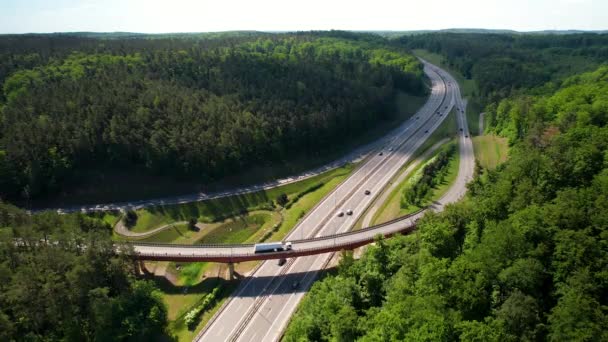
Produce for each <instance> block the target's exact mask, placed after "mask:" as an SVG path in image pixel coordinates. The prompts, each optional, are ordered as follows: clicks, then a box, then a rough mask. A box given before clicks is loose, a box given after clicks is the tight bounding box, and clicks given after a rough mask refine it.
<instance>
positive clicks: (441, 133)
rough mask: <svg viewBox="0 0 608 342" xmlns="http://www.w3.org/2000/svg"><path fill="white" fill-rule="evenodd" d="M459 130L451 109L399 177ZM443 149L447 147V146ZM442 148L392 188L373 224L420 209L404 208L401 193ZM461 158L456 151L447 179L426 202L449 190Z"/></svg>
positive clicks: (359, 226) (360, 225) (359, 222)
mask: <svg viewBox="0 0 608 342" xmlns="http://www.w3.org/2000/svg"><path fill="white" fill-rule="evenodd" d="M457 132H458V126H457V121H456V112H455V111H454V110H452V111H450V114H449V115H448V116H447V117H446V118H445V119H444V121H443V122H442V123H441V124H440V125H439V127H437V129H436V130H435V131H434V132H433V133H432V134H431V136H430V137H428V139H427V140H426V141H425V142H424V143H423V144H422V146H420V147H419V148H418V150H417V151H416V152H414V155H413V156H412V158H411V160H410V161H409V162H408V163H406V164H405V165H403V166H402V167H401V170H400V171H399V172H398V173H397V176H396V177H398V175H399V174H401V173H402V172H404V171H405V170H406V169H407V168H408V167H409V166H410V164H411V163H412V162H413V161H414V160H416V158H419V157H420V156H422V155H423V154H424V153H425V152H426V151H427V150H429V149H430V148H431V147H432V146H434V145H435V144H437V143H438V142H439V141H441V140H442V139H445V138H450V139H451V138H453V137H454V135H455V134H456V133H457ZM452 144H453V143H452ZM442 149H445V146H444V147H443V148H442ZM442 149H440V150H437V151H435V152H434V153H433V154H431V155H429V156H428V157H427V158H425V159H424V160H423V161H422V162H421V163H420V164H419V165H418V166H417V167H416V168H414V169H413V170H412V172H411V174H410V175H409V176H407V177H406V178H404V180H403V181H402V182H401V183H400V184H399V185H398V186H397V187H396V188H395V189H393V190H390V194H389V195H388V197H387V199H386V200H385V201H384V203H382V205H381V206H380V207H379V208H378V210H377V211H376V213H375V214H374V216H373V219H372V221H371V224H379V223H383V222H386V221H389V220H392V219H394V218H397V217H400V216H403V215H407V214H410V213H412V212H414V211H416V210H418V209H419V207H415V206H408V207H407V208H402V207H401V194H402V193H403V191H404V190H405V188H406V187H407V184H408V183H409V182H410V181H411V179H412V177H413V175H414V174H415V173H417V172H420V170H421V169H422V168H423V167H424V165H426V164H427V163H428V162H429V161H430V160H431V159H432V158H433V157H434V156H436V155H437V153H439V151H441V150H442ZM459 158H460V155H459V153H458V151H456V155H455V156H454V158H452V160H451V161H450V166H449V168H448V172H447V174H446V177H445V179H444V180H443V181H442V182H441V183H440V184H438V185H437V188H434V189H433V191H432V194H431V195H430V197H429V199H428V201H425V203H427V202H428V203H430V201H433V200H435V199H437V198H439V197H441V196H442V195H443V193H445V191H446V190H447V186H449V184H451V183H452V182H453V181H454V179H455V178H456V176H457V175H458V164H459V160H460V159H459ZM385 191H388V190H385ZM364 216H365V215H363V216H362V218H361V219H359V221H358V222H357V225H356V229H358V228H362V220H363V217H364Z"/></svg>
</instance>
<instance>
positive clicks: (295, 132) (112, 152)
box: [0, 32, 425, 203]
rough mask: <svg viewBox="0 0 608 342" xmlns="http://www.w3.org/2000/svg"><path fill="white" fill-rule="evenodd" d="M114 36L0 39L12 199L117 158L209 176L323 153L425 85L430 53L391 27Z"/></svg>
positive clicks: (124, 168) (5, 188)
mask: <svg viewBox="0 0 608 342" xmlns="http://www.w3.org/2000/svg"><path fill="white" fill-rule="evenodd" d="M342 36H344V37H346V38H341V37H342ZM213 37H215V38H213ZM112 38H113V39H95V38H91V37H88V35H83V36H82V37H81V36H78V35H76V36H74V35H26V36H3V37H0V60H1V61H2V62H0V82H1V83H2V89H3V93H2V96H0V113H1V116H0V117H1V121H0V172H2V173H1V174H0V196H1V197H2V198H8V199H11V200H13V201H19V202H20V203H24V202H27V201H28V200H30V199H37V198H41V197H45V196H51V195H54V194H56V193H58V192H60V191H64V190H65V188H66V187H68V186H70V185H72V186H73V185H75V184H76V185H78V184H80V183H78V182H85V183H86V182H87V180H86V179H84V175H86V174H89V173H93V174H95V172H98V170H104V169H110V170H112V171H113V172H114V173H119V174H121V173H122V174H125V175H129V174H133V173H136V174H140V175H141V176H146V175H159V176H163V177H169V178H177V179H196V180H197V181H200V182H203V183H204V182H212V181H213V180H216V179H218V178H221V177H226V176H229V175H233V174H237V173H243V172H244V171H246V170H247V169H248V168H251V167H255V166H264V165H269V164H272V163H281V162H284V161H289V160H291V159H293V158H295V157H300V158H317V157H319V156H320V155H322V154H326V153H328V152H332V151H335V150H337V149H338V148H339V147H340V146H342V145H344V144H347V143H348V142H350V141H352V140H353V139H355V138H356V137H357V136H359V135H361V134H362V133H365V132H366V131H368V129H369V128H371V127H374V126H375V125H377V124H378V123H380V122H383V121H386V120H390V119H391V118H392V117H393V115H395V112H396V111H395V109H394V108H393V104H394V103H395V101H394V99H395V97H396V95H397V94H398V93H399V92H405V93H409V94H417V95H423V94H424V92H425V87H424V86H423V80H422V75H423V73H422V66H421V64H420V63H419V62H418V60H416V59H415V58H414V57H413V56H411V55H409V54H407V53H405V52H403V50H402V49H398V48H391V47H387V46H385V45H382V40H381V39H380V38H378V37H375V38H374V37H369V36H366V35H362V36H359V35H355V34H349V33H344V34H340V33H336V32H332V33H328V34H323V33H316V34H286V35H273V36H268V35H263V34H262V35H261V36H254V35H253V33H252V34H239V33H235V34H226V35H219V36H217V37H216V36H215V35H214V36H211V38H208V39H207V38H206V39H201V40H197V39H195V38H187V39H186V38H183V39H182V38H167V39H163V38H158V39H136V38H130V39H120V38H119V36H115V35H112ZM351 38H352V39H351ZM360 38H361V39H360ZM94 179H96V181H94V183H95V185H97V183H98V179H100V178H99V177H98V178H94ZM101 179H103V177H101Z"/></svg>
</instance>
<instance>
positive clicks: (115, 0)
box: [0, 0, 608, 33]
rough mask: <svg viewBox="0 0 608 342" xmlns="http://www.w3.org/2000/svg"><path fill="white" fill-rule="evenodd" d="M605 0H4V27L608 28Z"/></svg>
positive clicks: (0, 4) (0, 3) (0, 20)
mask: <svg viewBox="0 0 608 342" xmlns="http://www.w3.org/2000/svg"><path fill="white" fill-rule="evenodd" d="M607 23H608V1H606V0H511V1H506V0H460V1H448V0H423V1H412V0H402V1H391V0H376V1H359V0H351V1H348V0H336V1H327V0H325V1H323V0H309V1H289V2H288V1H282V0H258V1H251V0H225V1H209V0H199V1H197V0H173V1H171V2H169V1H157V0H130V1H125V0H106V1H103V0H54V1H46V0H0V33H32V32H35V33H46V32H80V31H92V32H116V31H123V32H141V33H165V32H211V31H230V30H258V31H295V30H328V29H342V30H395V31H399V30H427V29H428V30H437V29H447V28H485V29H512V30H517V31H538V30H569V29H571V30H605V29H608V26H607V25H606V24H607Z"/></svg>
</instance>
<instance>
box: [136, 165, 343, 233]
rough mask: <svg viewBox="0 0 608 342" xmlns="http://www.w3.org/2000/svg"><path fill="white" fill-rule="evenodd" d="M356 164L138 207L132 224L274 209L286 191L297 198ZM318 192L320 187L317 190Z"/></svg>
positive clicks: (149, 225) (144, 227)
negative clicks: (273, 184) (204, 197)
mask: <svg viewBox="0 0 608 342" xmlns="http://www.w3.org/2000/svg"><path fill="white" fill-rule="evenodd" d="M353 168H354V165H346V166H344V167H340V168H337V169H334V170H331V171H328V172H325V173H323V174H320V175H317V176H315V177H311V178H309V179H305V180H303V181H300V182H295V183H291V184H287V185H284V186H281V187H277V188H273V189H269V190H266V191H259V192H255V193H249V194H243V195H236V196H230V197H224V198H217V199H212V200H208V201H202V202H193V203H186V204H178V205H169V206H156V207H149V208H144V209H140V210H137V211H136V213H137V216H138V219H137V223H136V225H135V226H134V227H132V228H131V230H132V231H135V232H145V231H149V230H152V229H154V228H157V227H159V226H161V225H165V224H170V223H173V222H177V221H187V220H189V219H190V218H193V217H194V218H197V219H198V220H199V221H200V222H214V221H218V220H221V219H224V218H228V217H233V216H236V215H239V214H243V213H246V212H248V211H253V210H259V209H273V204H272V202H273V201H274V200H276V198H277V197H278V196H279V195H280V194H282V193H285V194H286V195H287V196H288V198H293V197H294V196H297V195H298V194H299V193H302V192H305V191H307V190H308V189H310V188H311V187H316V186H319V185H321V184H325V183H327V182H329V181H331V180H332V179H334V178H336V177H338V178H340V177H343V176H346V175H348V174H350V172H351V171H352V170H353ZM315 192H316V191H315Z"/></svg>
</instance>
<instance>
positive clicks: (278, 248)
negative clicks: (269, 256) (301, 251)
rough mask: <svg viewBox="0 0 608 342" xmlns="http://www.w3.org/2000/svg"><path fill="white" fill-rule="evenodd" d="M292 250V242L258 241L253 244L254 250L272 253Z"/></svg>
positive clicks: (255, 251)
mask: <svg viewBox="0 0 608 342" xmlns="http://www.w3.org/2000/svg"><path fill="white" fill-rule="evenodd" d="M290 250H291V242H285V243H283V242H268V243H256V244H255V246H253V252H254V253H256V254H258V253H271V252H283V251H290Z"/></svg>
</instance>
